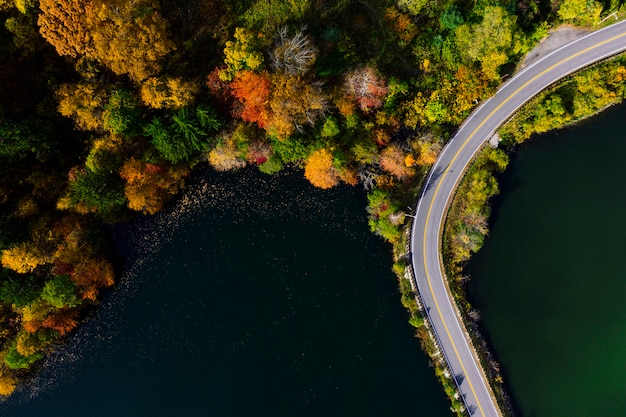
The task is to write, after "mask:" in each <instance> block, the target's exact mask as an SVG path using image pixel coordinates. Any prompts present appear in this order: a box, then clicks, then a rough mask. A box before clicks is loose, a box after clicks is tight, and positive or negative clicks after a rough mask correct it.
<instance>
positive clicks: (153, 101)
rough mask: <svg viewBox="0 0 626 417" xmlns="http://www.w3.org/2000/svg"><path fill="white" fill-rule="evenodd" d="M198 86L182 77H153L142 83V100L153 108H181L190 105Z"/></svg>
mask: <svg viewBox="0 0 626 417" xmlns="http://www.w3.org/2000/svg"><path fill="white" fill-rule="evenodd" d="M197 92H198V86H197V85H196V84H195V83H193V82H187V81H183V80H182V79H181V78H172V77H166V78H156V77H151V78H148V79H147V80H145V81H144V82H143V83H142V84H141V100H142V101H143V102H144V104H146V105H148V106H150V107H152V108H153V109H162V108H168V109H180V108H181V107H185V106H187V105H189V104H190V103H191V102H192V101H193V99H194V97H195V95H196V93H197Z"/></svg>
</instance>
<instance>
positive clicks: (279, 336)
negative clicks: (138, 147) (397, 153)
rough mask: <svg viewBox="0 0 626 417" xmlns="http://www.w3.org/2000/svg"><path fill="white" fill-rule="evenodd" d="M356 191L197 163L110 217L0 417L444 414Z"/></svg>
mask: <svg viewBox="0 0 626 417" xmlns="http://www.w3.org/2000/svg"><path fill="white" fill-rule="evenodd" d="M365 206H366V199H365V194H364V193H363V191H362V190H360V189H358V188H348V187H338V188H336V189H332V190H330V191H321V190H317V189H314V188H313V187H311V186H310V185H308V183H307V182H306V181H305V180H304V179H303V178H302V175H301V173H299V172H292V173H284V174H279V175H277V176H275V177H268V176H265V175H263V174H261V173H257V172H254V171H252V170H245V171H243V172H239V173H235V174H227V175H220V174H216V173H211V172H207V173H204V174H203V175H201V176H200V177H199V178H197V179H195V180H194V182H193V184H192V185H191V186H190V188H189V190H188V191H187V192H186V193H185V195H184V196H182V197H181V198H180V201H179V203H177V204H176V206H175V207H174V208H173V212H172V213H171V214H163V215H157V216H154V217H150V218H144V219H141V220H139V221H137V222H136V223H135V224H134V225H132V226H130V227H128V228H122V229H116V230H115V233H114V235H115V239H116V241H117V242H118V249H119V251H120V253H121V254H123V255H124V256H125V257H126V259H127V260H128V261H127V263H126V265H125V267H124V270H125V273H124V276H123V278H122V279H121V281H120V282H119V283H118V284H117V286H116V288H115V290H114V291H112V292H111V293H110V294H109V295H108V296H107V298H106V299H105V300H104V301H103V303H102V306H101V308H100V309H99V310H98V312H97V313H96V314H95V316H94V317H93V318H92V319H91V320H90V321H88V322H87V323H86V324H85V325H84V326H83V327H82V328H81V329H80V330H79V331H78V332H77V333H76V334H75V335H74V336H73V337H72V338H71V340H70V341H69V342H68V343H67V344H66V345H64V346H62V347H61V349H60V350H59V351H58V352H57V353H56V354H55V355H54V356H53V357H51V358H50V360H48V361H47V362H46V364H45V367H44V369H43V372H42V373H41V376H40V377H39V378H37V379H36V380H34V381H33V382H32V383H31V384H30V385H28V386H26V387H22V388H20V389H19V390H18V391H17V392H16V394H14V396H12V397H11V398H10V399H9V400H8V401H7V402H5V403H4V404H2V405H0V415H1V416H2V417H27V416H28V417H40V416H47V417H79V416H80V417H84V416H89V417H100V416H103V417H104V416H106V417H110V416H116V417H123V416H151V417H161V416H163V417H165V416H167V417H171V416H188V417H189V416H225V417H226V416H228V417H237V416H246V417H249V416H272V417H276V416H299V417H300V416H342V417H345V416H359V417H361V416H372V417H374V416H384V415H414V414H419V415H428V416H431V417H450V416H451V415H452V414H451V412H450V411H449V402H448V400H447V399H446V398H445V396H444V394H443V390H442V389H441V387H440V386H439V384H438V382H437V381H436V379H435V376H434V371H433V370H432V368H430V367H429V366H428V362H427V358H426V356H425V355H424V354H423V353H422V352H421V350H420V347H419V343H418V342H417V340H416V339H415V338H414V337H413V331H412V328H411V327H410V325H409V324H408V323H407V313H406V311H405V310H404V309H403V307H402V306H401V304H400V300H399V298H400V297H399V293H398V290H397V283H396V278H395V276H394V275H393V273H392V272H391V270H390V267H391V254H390V248H389V246H387V244H385V243H384V242H383V241H382V239H380V238H378V237H376V236H374V235H372V234H371V232H370V231H369V229H368V227H367V221H366V213H365V209H364V208H365Z"/></svg>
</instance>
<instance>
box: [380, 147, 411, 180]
mask: <svg viewBox="0 0 626 417" xmlns="http://www.w3.org/2000/svg"><path fill="white" fill-rule="evenodd" d="M408 161H411V160H410V159H409V160H408ZM379 163H380V167H381V168H382V169H384V170H385V171H387V172H389V173H390V174H392V175H393V176H394V177H396V178H397V179H399V180H401V179H404V178H407V177H410V176H411V175H413V174H414V171H413V169H412V168H411V166H412V165H413V162H410V163H409V164H407V156H406V155H405V154H404V152H403V151H402V149H400V147H398V146H397V145H389V146H387V147H386V148H385V149H384V150H383V151H382V152H381V153H380V160H379Z"/></svg>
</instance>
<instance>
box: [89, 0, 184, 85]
mask: <svg viewBox="0 0 626 417" xmlns="http://www.w3.org/2000/svg"><path fill="white" fill-rule="evenodd" d="M85 18H86V20H87V24H88V25H89V30H90V35H91V38H92V40H93V48H94V56H95V57H96V58H97V59H98V60H99V61H100V62H102V63H103V64H104V65H106V66H107V67H108V68H110V69H111V70H112V71H113V72H114V73H116V74H120V75H122V74H127V75H128V76H129V77H130V78H131V79H132V80H133V81H137V82H139V81H142V80H145V79H146V78H148V77H150V76H152V75H154V74H155V73H156V72H157V71H158V70H159V69H160V61H161V60H162V59H163V58H164V57H165V56H166V55H167V54H168V53H169V52H170V51H172V50H173V49H174V48H175V46H174V43H173V42H172V41H171V40H170V39H169V37H168V33H167V21H166V20H165V19H164V18H163V17H162V16H161V14H160V12H159V8H158V4H157V2H154V1H151V0H139V1H133V2H129V1H126V0H93V1H92V2H91V7H90V8H89V9H88V13H87V14H86V16H85Z"/></svg>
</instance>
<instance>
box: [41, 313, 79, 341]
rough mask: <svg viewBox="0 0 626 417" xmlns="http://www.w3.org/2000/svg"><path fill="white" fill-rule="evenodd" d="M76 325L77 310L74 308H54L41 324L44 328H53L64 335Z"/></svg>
mask: <svg viewBox="0 0 626 417" xmlns="http://www.w3.org/2000/svg"><path fill="white" fill-rule="evenodd" d="M77 325H78V310H76V309H59V310H56V311H55V312H54V313H52V314H50V315H49V316H48V317H46V319H45V320H44V321H43V322H42V326H43V327H44V328H46V329H51V330H55V331H57V332H58V333H59V334H60V335H64V334H66V333H68V332H70V331H72V330H73V329H74V328H75V327H76V326H77Z"/></svg>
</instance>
